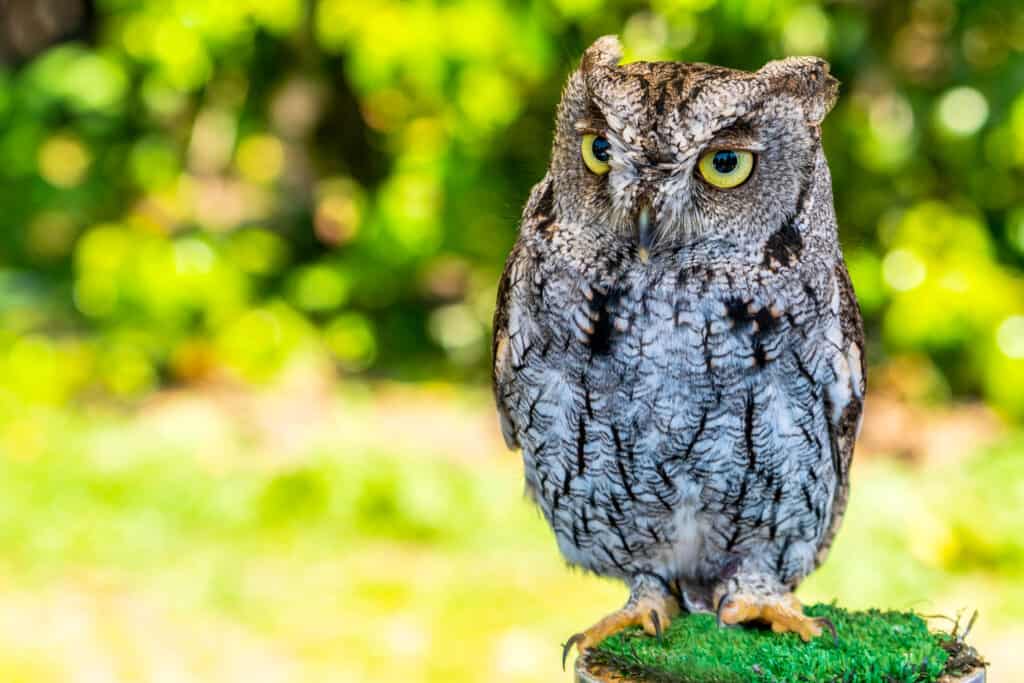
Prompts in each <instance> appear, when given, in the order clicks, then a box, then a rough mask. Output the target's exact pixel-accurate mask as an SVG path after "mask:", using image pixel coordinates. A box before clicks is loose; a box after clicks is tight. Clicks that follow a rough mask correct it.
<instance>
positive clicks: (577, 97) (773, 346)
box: [493, 36, 865, 660]
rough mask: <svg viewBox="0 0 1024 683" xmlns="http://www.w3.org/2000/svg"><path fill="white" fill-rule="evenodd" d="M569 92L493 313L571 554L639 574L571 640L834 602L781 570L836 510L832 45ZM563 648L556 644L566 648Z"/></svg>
mask: <svg viewBox="0 0 1024 683" xmlns="http://www.w3.org/2000/svg"><path fill="white" fill-rule="evenodd" d="M620 59H621V49H620V46H619V43H618V41H617V39H616V38H614V37H612V36H606V37H603V38H601V39H599V40H598V41H597V42H595V43H594V44H593V45H592V46H591V47H590V48H588V49H587V50H586V52H585V53H584V55H583V59H582V62H581V64H580V67H579V69H578V70H577V71H576V72H575V73H573V74H572V75H571V76H570V78H569V81H568V84H567V85H566V88H565V91H564V93H563V96H562V101H561V103H560V105H559V107H558V114H557V122H556V131H555V140H554V145H553V150H552V156H551V163H550V166H549V168H548V171H547V174H546V175H545V177H544V179H543V180H541V182H540V183H538V184H537V185H536V186H535V187H534V188H533V191H532V192H531V194H530V198H529V201H528V202H527V205H526V208H525V210H524V212H523V217H522V223H521V226H520V233H519V238H518V241H517V242H516V245H515V247H514V248H513V250H512V253H511V254H510V255H509V258H508V262H507V264H506V268H505V272H504V275H503V277H502V281H501V286H500V288H499V294H498V308H497V312H496V315H495V325H494V348H493V350H494V386H495V395H496V398H497V403H498V410H499V414H500V417H501V425H502V430H503V432H504V435H505V438H506V440H507V441H508V443H509V445H510V447H516V446H518V447H520V448H522V457H523V463H524V465H525V474H526V489H527V492H528V494H529V496H530V497H531V498H532V499H533V500H534V501H535V502H536V503H537V505H538V506H539V507H540V509H541V511H542V512H543V514H544V517H545V519H546V520H547V521H548V523H549V524H550V525H551V528H552V529H553V530H554V533H555V538H556V539H557V542H558V546H559V548H560V549H561V552H562V554H563V555H564V556H565V558H566V559H567V560H568V561H569V562H570V563H571V564H573V565H576V566H579V567H582V568H584V569H586V570H589V571H592V572H595V573H597V574H600V575H603V576H610V577H616V578H618V579H621V580H623V581H624V582H626V583H627V584H628V585H629V587H630V593H631V594H630V599H629V601H628V602H627V603H626V605H625V607H623V608H622V609H620V610H618V611H617V612H614V613H613V614H611V615H609V616H607V617H605V618H604V619H602V620H601V621H599V622H598V623H596V624H595V625H594V626H592V627H591V628H589V629H587V630H586V631H584V632H582V633H578V634H576V635H574V636H573V637H572V638H570V639H569V642H568V643H567V644H566V647H565V651H566V652H567V651H568V649H569V648H570V647H571V646H572V645H573V644H575V645H577V646H578V648H579V649H580V650H581V651H582V650H584V649H586V648H588V647H591V646H593V645H595V644H596V643H598V642H600V640H601V639H603V638H604V637H606V636H607V635H609V634H611V633H614V632H616V631H618V630H620V629H622V628H624V627H626V626H629V625H633V624H638V625H641V626H643V627H644V629H645V630H646V631H647V632H648V633H652V634H653V633H659V632H660V630H661V629H662V628H664V627H665V626H666V625H667V624H668V622H669V619H670V618H671V617H673V616H674V615H675V614H677V613H678V612H679V609H680V608H681V607H682V608H684V609H689V610H695V609H706V610H715V611H716V612H717V613H718V616H719V619H720V622H724V623H738V622H745V621H751V620H761V621H767V622H769V623H770V624H771V625H772V627H773V629H774V630H776V631H779V632H781V631H794V632H797V633H799V634H800V636H801V637H803V638H804V640H808V639H810V638H811V637H814V636H817V635H820V633H821V627H822V626H831V625H830V624H825V623H822V620H815V619H812V618H810V617H807V616H805V615H804V614H803V611H802V608H801V606H800V603H799V602H798V601H797V599H796V598H795V596H794V595H793V594H792V591H793V590H794V589H795V588H796V586H797V584H798V583H799V582H800V581H801V580H802V579H803V578H804V577H805V576H807V575H808V574H809V573H810V572H811V571H812V570H814V569H815V568H816V567H817V566H818V565H819V564H820V563H821V561H822V560H823V559H824V557H825V555H826V553H827V551H828V549H829V546H830V545H831V543H832V539H833V537H834V536H835V533H836V529H837V527H838V525H839V522H840V520H841V518H842V516H843V512H844V510H845V507H846V500H847V495H848V491H849V480H848V474H849V470H850V461H851V458H852V455H853V445H854V440H855V438H856V434H857V432H858V429H859V422H860V416H861V407H862V402H863V398H864V390H865V375H864V346H863V330H862V323H861V318H860V312H859V310H858V306H857V302H856V299H855V298H854V293H853V289H852V286H851V284H850V278H849V276H848V274H847V270H846V267H845V264H844V262H843V257H842V252H841V250H840V245H839V241H838V236H837V228H836V218H835V212H834V209H833V205H832V190H831V178H830V175H829V170H828V165H827V163H826V161H825V156H824V153H823V151H822V146H821V128H820V126H821V122H822V119H823V118H824V117H825V115H826V114H827V113H828V111H829V110H830V109H831V107H832V105H833V103H834V102H835V99H836V94H837V90H838V82H837V81H836V80H835V79H834V78H833V77H831V76H830V75H829V70H828V65H827V64H826V63H825V62H824V61H822V60H820V59H815V58H808V57H800V58H789V59H784V60H781V61H775V62H770V63H769V64H767V65H765V66H764V67H762V68H761V69H759V70H758V71H756V72H753V73H748V72H743V71H736V70H732V69H727V68H723V67H718V66H710V65H706V64H684V63H676V62H656V63H646V62H637V63H632V64H626V65H621V66H620V65H619V64H618V62H619V60H620ZM563 660H564V653H563Z"/></svg>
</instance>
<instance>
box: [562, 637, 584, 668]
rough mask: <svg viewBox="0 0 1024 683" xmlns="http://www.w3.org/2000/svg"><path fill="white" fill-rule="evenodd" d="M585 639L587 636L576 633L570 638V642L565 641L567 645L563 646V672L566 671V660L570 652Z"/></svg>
mask: <svg viewBox="0 0 1024 683" xmlns="http://www.w3.org/2000/svg"><path fill="white" fill-rule="evenodd" d="M585 637H586V636H584V635H583V634H582V633H574V634H572V635H571V636H569V640H567V641H565V644H564V645H562V671H565V660H566V658H567V657H568V656H569V650H571V649H572V646H573V645H575V644H576V643H579V642H581V641H582V640H583V639H584V638H585Z"/></svg>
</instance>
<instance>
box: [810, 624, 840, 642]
mask: <svg viewBox="0 0 1024 683" xmlns="http://www.w3.org/2000/svg"><path fill="white" fill-rule="evenodd" d="M814 621H816V622H817V623H819V624H821V625H823V626H825V627H826V628H827V629H828V630H829V631H831V632H832V644H833V645H835V646H836V647H839V634H838V633H836V625H835V624H833V623H832V620H831V619H829V618H828V617H817V618H816V619H815V620H814Z"/></svg>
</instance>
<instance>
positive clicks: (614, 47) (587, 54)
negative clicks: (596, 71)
mask: <svg viewBox="0 0 1024 683" xmlns="http://www.w3.org/2000/svg"><path fill="white" fill-rule="evenodd" d="M621 59H622V44H621V43H619V37H618V36H601V37H600V38H598V39H597V40H595V41H594V42H593V44H591V46H590V47H588V48H587V49H586V50H585V51H584V52H583V59H582V61H581V62H580V69H581V70H583V71H590V70H591V69H593V68H595V67H602V66H603V67H613V66H615V65H617V64H618V63H619V60H621Z"/></svg>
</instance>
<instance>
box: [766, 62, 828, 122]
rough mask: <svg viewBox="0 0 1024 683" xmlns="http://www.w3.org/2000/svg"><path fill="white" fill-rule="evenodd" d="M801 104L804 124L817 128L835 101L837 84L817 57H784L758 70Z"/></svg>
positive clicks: (825, 64)
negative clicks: (802, 105)
mask: <svg viewBox="0 0 1024 683" xmlns="http://www.w3.org/2000/svg"><path fill="white" fill-rule="evenodd" d="M758 73H760V74H764V75H766V76H768V77H769V78H771V79H772V80H774V81H775V82H777V83H779V84H780V85H781V86H782V88H783V90H785V91H786V92H790V93H792V94H793V95H796V96H797V97H799V98H800V99H801V100H802V101H803V102H804V113H805V115H806V117H807V122H808V123H810V124H812V125H815V126H816V125H819V124H820V123H821V122H822V121H823V120H824V119H825V116H827V115H828V113H829V112H830V111H832V107H833V105H835V103H836V100H837V99H838V98H839V81H838V80H837V79H836V78H835V77H834V76H832V74H830V73H829V65H828V62H826V61H825V60H824V59H821V58H819V57H787V58H786V59H780V60H777V61H774V62H768V63H767V64H765V65H764V66H763V67H761V69H760V70H759V71H758Z"/></svg>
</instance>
